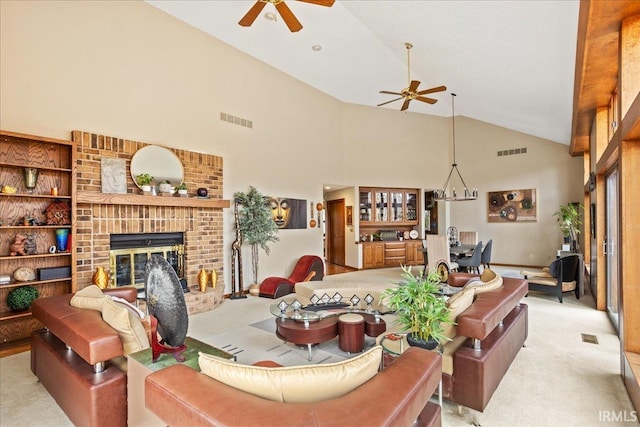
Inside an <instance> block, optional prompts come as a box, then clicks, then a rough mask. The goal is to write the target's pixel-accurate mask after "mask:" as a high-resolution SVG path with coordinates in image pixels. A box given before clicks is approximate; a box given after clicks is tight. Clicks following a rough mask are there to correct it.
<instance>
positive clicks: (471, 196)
mask: <svg viewBox="0 0 640 427" xmlns="http://www.w3.org/2000/svg"><path fill="white" fill-rule="evenodd" d="M455 97H456V94H455V93H452V94H451V121H452V123H453V163H452V164H451V170H450V171H449V176H447V180H446V181H445V182H444V186H442V190H435V191H434V192H433V199H434V200H435V201H439V202H460V201H464V200H476V199H477V198H478V189H477V188H473V189H469V187H468V186H467V183H466V182H464V178H462V175H461V174H460V171H459V170H458V164H457V163H456V111H455V106H454V100H455ZM453 171H455V172H456V173H457V174H458V177H459V178H460V181H462V185H463V187H464V189H463V190H462V192H461V194H460V195H458V193H457V192H456V189H455V187H452V188H451V190H449V181H451V175H453Z"/></svg>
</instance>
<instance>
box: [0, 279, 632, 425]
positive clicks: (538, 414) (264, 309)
mask: <svg viewBox="0 0 640 427" xmlns="http://www.w3.org/2000/svg"><path fill="white" fill-rule="evenodd" d="M495 269H496V270H497V271H499V272H502V271H503V272H504V273H505V275H511V274H510V273H511V272H514V274H515V273H517V271H519V270H517V269H514V268H511V269H510V270H506V269H500V268H499V267H496V268H495ZM347 278H353V279H354V280H359V281H360V280H375V281H387V282H388V283H393V282H395V281H396V280H397V279H399V278H400V271H399V269H382V270H368V271H364V272H353V273H345V274H342V275H334V276H328V277H327V279H328V280H345V279H347ZM564 301H565V302H564V304H560V303H559V302H558V301H557V299H555V298H554V297H552V296H549V295H544V294H537V293H533V292H532V293H531V295H530V296H529V297H528V298H524V299H523V302H524V303H526V304H528V305H529V338H528V339H527V342H526V347H525V348H523V349H522V350H521V351H520V352H519V354H518V356H517V357H516V359H515V361H514V362H513V364H512V365H511V368H510V369H509V371H508V372H507V374H506V375H505V377H504V378H503V380H502V382H501V384H500V386H499V387H498V389H497V391H496V392H495V394H494V395H493V397H492V399H491V401H490V403H489V405H488V407H487V408H486V409H485V411H484V413H482V414H477V419H478V420H479V421H480V422H481V424H482V425H483V426H491V427H493V426H499V427H500V426H505V427H507V426H509V427H511V426H515V425H518V426H533V427H538V426H540V427H543V426H544V427H546V426H575V427H582V426H584V427H588V426H627V427H628V426H632V425H637V423H636V422H633V421H607V422H604V421H603V420H604V419H605V418H603V417H604V416H605V414H614V413H615V414H627V419H629V417H631V415H632V414H633V412H632V411H633V407H632V405H631V401H630V399H629V397H628V395H627V393H626V390H625V388H624V385H623V384H622V380H621V377H620V350H619V348H620V343H619V340H618V338H617V336H616V335H615V333H614V330H613V328H612V326H611V324H610V323H609V320H608V318H607V316H606V314H605V313H603V312H599V311H597V310H595V309H594V303H593V299H592V298H591V296H590V295H586V296H585V297H584V298H582V299H581V300H576V299H575V296H573V294H567V296H566V298H565V299H564ZM273 302H274V300H269V299H265V298H258V297H249V298H247V299H242V300H225V302H224V303H223V304H222V305H221V306H220V307H219V308H217V309H216V310H213V311H211V312H208V313H202V314H198V315H195V316H192V317H191V318H190V319H189V335H190V336H192V337H194V338H197V339H199V340H202V341H205V342H207V343H209V344H211V345H214V346H216V347H220V348H224V349H225V350H227V351H230V352H232V353H234V354H236V355H237V358H238V362H239V363H246V364H249V363H253V362H256V361H259V360H265V359H269V360H274V361H276V362H278V363H280V364H282V365H285V366H292V365H303V364H309V363H313V364H315V363H327V362H333V361H338V360H342V359H344V358H345V357H347V355H346V354H344V353H342V352H340V351H339V350H338V349H337V344H336V340H333V341H329V342H327V343H323V344H320V345H318V346H315V347H314V349H313V352H312V356H313V357H312V361H311V362H309V361H308V360H307V350H306V348H302V347H298V346H295V345H292V344H285V343H283V342H282V341H280V340H279V339H278V338H277V337H276V336H275V334H274V333H273V332H272V331H273V329H271V328H273V327H275V320H274V318H273V317H271V315H270V313H269V304H272V303H273ZM385 320H387V323H389V322H390V321H391V318H387V316H385ZM269 324H271V325H273V326H269ZM582 333H585V334H592V335H595V336H596V337H597V339H598V344H589V343H585V342H582V340H581V334H582ZM367 340H369V338H367ZM369 344H370V342H369V341H368V342H367V345H369ZM0 379H1V381H0V384H1V387H0V388H1V390H0V426H3V427H4V426H6V427H20V426H30V427H31V426H34V427H40V426H43V427H44V426H70V425H71V423H70V422H69V420H68V419H67V418H66V416H65V415H64V413H63V412H62V411H61V410H60V409H59V408H58V406H57V405H56V404H55V402H54V401H53V399H52V398H51V397H50V396H49V395H48V393H47V392H46V391H45V390H44V388H43V387H42V386H41V385H40V384H39V383H37V381H36V379H35V377H34V376H33V374H32V373H31V371H30V369H29V353H21V354H17V355H13V356H8V357H4V358H2V359H0ZM443 412H444V418H443V425H445V426H468V425H469V423H470V421H471V420H472V419H473V418H474V415H476V414H473V413H471V412H469V411H466V413H465V414H464V416H462V417H461V416H458V415H457V414H456V406H455V405H452V404H450V403H448V402H446V401H445V404H444V408H443Z"/></svg>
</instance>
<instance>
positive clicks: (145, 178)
mask: <svg viewBox="0 0 640 427" xmlns="http://www.w3.org/2000/svg"><path fill="white" fill-rule="evenodd" d="M136 182H137V183H138V185H139V186H140V189H141V190H142V191H151V183H152V182H153V177H152V176H151V175H149V174H148V173H141V174H140V175H138V176H136Z"/></svg>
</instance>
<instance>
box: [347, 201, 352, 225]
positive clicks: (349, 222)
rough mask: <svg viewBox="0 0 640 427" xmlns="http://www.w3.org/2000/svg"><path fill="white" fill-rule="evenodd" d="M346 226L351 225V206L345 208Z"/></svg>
mask: <svg viewBox="0 0 640 427" xmlns="http://www.w3.org/2000/svg"><path fill="white" fill-rule="evenodd" d="M346 208H347V225H353V206H347V207H346Z"/></svg>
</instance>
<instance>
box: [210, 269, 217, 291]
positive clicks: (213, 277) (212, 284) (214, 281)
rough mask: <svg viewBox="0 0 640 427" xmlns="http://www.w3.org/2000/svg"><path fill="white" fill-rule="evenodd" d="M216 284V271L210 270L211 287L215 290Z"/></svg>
mask: <svg viewBox="0 0 640 427" xmlns="http://www.w3.org/2000/svg"><path fill="white" fill-rule="evenodd" d="M217 284H218V273H216V270H211V287H212V288H215V287H216V285H217Z"/></svg>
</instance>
